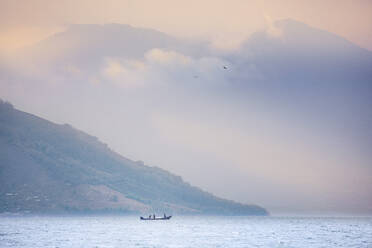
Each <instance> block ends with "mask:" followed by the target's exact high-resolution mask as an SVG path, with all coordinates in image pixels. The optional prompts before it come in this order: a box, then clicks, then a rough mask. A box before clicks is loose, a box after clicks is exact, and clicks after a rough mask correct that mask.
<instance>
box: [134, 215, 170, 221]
mask: <svg viewBox="0 0 372 248" xmlns="http://www.w3.org/2000/svg"><path fill="white" fill-rule="evenodd" d="M170 218H172V215H169V216H164V217H157V218H153V217H147V218H144V217H142V216H141V217H140V220H169V219H170Z"/></svg>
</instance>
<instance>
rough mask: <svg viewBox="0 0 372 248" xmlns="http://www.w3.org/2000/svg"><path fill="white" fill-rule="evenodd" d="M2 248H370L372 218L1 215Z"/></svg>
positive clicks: (371, 245) (0, 239)
mask: <svg viewBox="0 0 372 248" xmlns="http://www.w3.org/2000/svg"><path fill="white" fill-rule="evenodd" d="M0 247H1V248H6V247H42V248H43V247H200V248H207V247H234V248H239V247H269V248H275V247H348V248H350V247H357V248H364V247H372V218H297V217H293V218H288V217H177V216H176V217H174V218H172V219H171V220H169V221H140V220H139V219H138V217H134V216H115V217H112V216H110V217H108V216H104V217H35V216H34V217H0Z"/></svg>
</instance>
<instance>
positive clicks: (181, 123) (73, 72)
mask: <svg viewBox="0 0 372 248" xmlns="http://www.w3.org/2000/svg"><path fill="white" fill-rule="evenodd" d="M371 13H372V2H371V1H237V0H235V1H216V0H215V1H209V0H208V1H141V0H139V1H93V0H92V1H0V55H2V56H0V97H1V98H3V99H5V100H9V101H11V102H12V103H13V104H14V105H15V107H17V108H19V109H21V110H24V111H27V112H31V113H34V114H36V115H39V116H41V117H44V118H46V119H49V120H52V121H55V122H57V123H70V124H72V125H73V126H75V127H76V128H78V129H81V130H83V131H86V132H88V133H89V134H92V135H95V136H97V137H98V138H99V139H100V140H102V141H103V142H106V143H108V145H109V146H110V147H112V148H113V149H114V150H115V151H117V152H119V153H121V154H123V155H124V156H127V157H129V158H131V159H134V160H143V161H144V162H145V163H146V164H149V165H156V166H159V167H162V168H165V169H167V170H170V171H171V172H174V173H176V174H178V175H181V176H182V177H183V178H184V179H185V180H186V181H188V182H191V183H192V184H195V185H197V186H200V187H201V188H203V189H205V190H208V191H210V192H212V193H214V194H216V195H218V196H222V197H226V198H229V199H233V200H237V201H241V202H244V203H257V204H261V205H262V206H264V207H267V208H268V209H269V210H270V211H271V212H273V213H317V214H319V213H320V214H322V213H323V214H329V213H334V214H338V213H348V214H366V213H367V214H371V213H372V207H371V206H372V195H371V194H370V192H371V191H372V168H371V161H372V155H371V153H370V147H371V145H372V139H371V138H372V132H371V130H370V126H371V124H372V119H371V116H372V113H371V109H372V108H370V106H372V85H371V82H372V78H371V73H369V70H368V66H369V65H371V58H372V55H371V52H368V51H367V50H364V49H359V48H358V47H354V46H353V45H352V44H350V43H348V42H346V41H345V40H344V39H343V38H341V37H344V38H346V39H347V40H349V41H352V42H353V43H355V44H357V45H359V46H361V47H363V48H366V49H369V50H372V14H371ZM286 18H291V19H295V20H298V21H301V22H303V23H306V24H308V25H309V26H307V25H303V24H299V23H296V22H284V23H282V26H281V25H277V24H275V21H276V20H278V19H286ZM107 23H121V24H131V25H132V26H134V27H146V28H153V29H156V30H160V31H162V32H165V33H167V34H170V35H174V36H176V37H181V38H180V39H177V40H175V39H173V38H172V36H167V35H165V34H164V35H163V34H159V33H156V32H152V31H149V30H143V29H133V28H130V27H128V26H118V25H92V26H86V25H85V26H84V25H83V26H72V27H71V26H70V24H107ZM312 27H315V28H320V29H323V30H327V31H330V32H332V33H335V34H337V35H340V36H341V37H338V36H333V35H331V34H328V33H326V32H322V31H319V30H314V29H312ZM257 30H265V31H262V32H263V33H259V34H258V35H257V33H256V36H254V37H253V38H252V39H250V37H251V36H250V35H251V34H252V33H254V32H255V31H257ZM60 32H62V33H60ZM136 32H137V33H136ZM55 33H58V35H56V36H52V38H49V39H48V40H47V41H44V42H43V43H40V44H36V45H35V46H33V45H34V44H35V43H36V42H37V41H40V40H44V39H45V38H46V37H49V36H50V35H51V34H55ZM136 35H139V37H140V38H139V39H137V38H136V37H137V36H136ZM144 35H146V36H144ZM142 37H146V39H143V38H142ZM24 46H29V47H28V48H26V49H25V50H23V49H20V48H23V47H24ZM359 56H360V57H359ZM338 61H340V64H338ZM223 66H227V67H228V70H225V69H223ZM366 67H367V69H365V68H366ZM304 68H305V69H304ZM307 69H308V70H307ZM336 74H337V75H336ZM319 78H320V79H319ZM348 78H352V80H351V81H348ZM355 79H357V80H355Z"/></svg>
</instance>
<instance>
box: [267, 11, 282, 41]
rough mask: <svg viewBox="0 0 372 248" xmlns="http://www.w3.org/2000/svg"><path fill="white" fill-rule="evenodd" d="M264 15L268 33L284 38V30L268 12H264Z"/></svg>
mask: <svg viewBox="0 0 372 248" xmlns="http://www.w3.org/2000/svg"><path fill="white" fill-rule="evenodd" d="M264 17H265V21H266V33H267V34H268V35H269V36H271V37H274V38H283V31H282V30H281V29H280V28H278V27H277V26H276V25H275V22H273V20H272V18H271V17H270V16H269V15H267V14H264Z"/></svg>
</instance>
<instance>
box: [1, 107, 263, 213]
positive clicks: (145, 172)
mask: <svg viewBox="0 0 372 248" xmlns="http://www.w3.org/2000/svg"><path fill="white" fill-rule="evenodd" d="M0 203H1V204H0V212H31V213H63V212H122V213H152V212H160V211H161V212H167V213H183V214H227V215H266V214H267V211H266V210H265V209H263V208H261V207H258V206H253V205H243V204H239V203H236V202H232V201H228V200H224V199H220V198H218V197H215V196H213V195H212V194H210V193H207V192H204V191H202V190H201V189H199V188H196V187H193V186H191V185H189V184H188V183H186V182H184V181H183V180H182V178H181V177H179V176H175V175H172V174H171V173H169V172H167V171H165V170H162V169H160V168H156V167H150V166H146V165H144V164H143V163H142V162H140V161H137V162H135V161H131V160H129V159H127V158H125V157H122V156H121V155H119V154H117V153H115V152H114V151H112V150H110V148H109V147H108V146H107V145H106V144H103V143H102V142H100V141H99V140H98V139H97V138H96V137H93V136H90V135H88V134H86V133H84V132H82V131H79V130H77V129H75V128H73V127H71V126H70V125H67V124H64V125H57V124H54V123H52V122H49V121H47V120H44V119H41V118H39V117H36V116H34V115H31V114H28V113H25V112H22V111H19V110H16V109H14V108H13V107H12V105H11V104H9V103H5V102H1V103H0Z"/></svg>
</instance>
